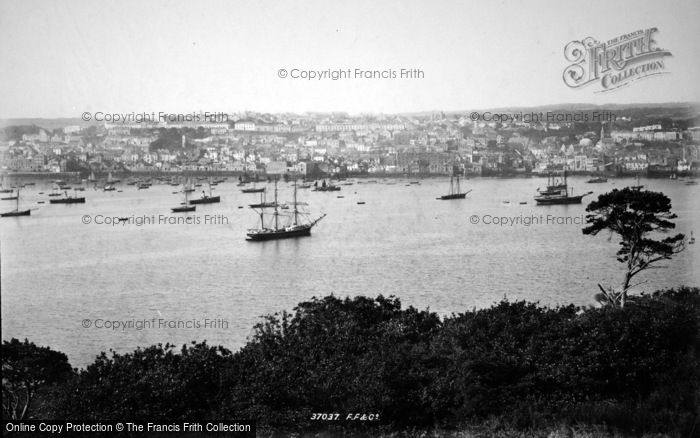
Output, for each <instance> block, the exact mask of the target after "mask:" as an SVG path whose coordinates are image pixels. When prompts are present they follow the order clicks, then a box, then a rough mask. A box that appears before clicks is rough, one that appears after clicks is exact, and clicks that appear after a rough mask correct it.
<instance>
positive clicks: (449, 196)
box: [438, 193, 467, 201]
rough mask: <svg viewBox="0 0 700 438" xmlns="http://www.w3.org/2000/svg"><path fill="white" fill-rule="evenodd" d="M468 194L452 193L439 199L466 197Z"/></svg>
mask: <svg viewBox="0 0 700 438" xmlns="http://www.w3.org/2000/svg"><path fill="white" fill-rule="evenodd" d="M466 196H467V194H466V193H455V194H452V195H443V196H440V197H439V198H438V199H441V200H443V201H446V200H449V199H464V198H466Z"/></svg>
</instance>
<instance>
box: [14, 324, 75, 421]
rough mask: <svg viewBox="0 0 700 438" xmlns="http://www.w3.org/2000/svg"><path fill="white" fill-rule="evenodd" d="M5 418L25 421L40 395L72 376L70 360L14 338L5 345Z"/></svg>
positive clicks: (63, 355) (59, 353) (47, 349)
mask: <svg viewBox="0 0 700 438" xmlns="http://www.w3.org/2000/svg"><path fill="white" fill-rule="evenodd" d="M0 355H1V356H2V411H3V417H5V418H8V419H12V420H22V419H24V418H27V417H28V416H29V414H30V408H31V405H32V401H33V400H34V396H35V395H36V393H37V391H38V390H39V389H40V388H42V387H46V386H49V385H53V384H56V383H62V382H64V381H66V380H67V379H68V378H70V377H71V376H72V373H73V370H72V369H71V366H70V364H69V363H68V357H67V356H66V355H65V354H63V353H61V352H58V351H54V350H52V349H50V348H48V347H37V346H36V345H34V343H33V342H29V341H28V340H26V339H25V340H24V342H20V341H19V340H18V339H15V338H12V339H11V340H10V341H9V342H8V341H3V343H2V349H1V350H0Z"/></svg>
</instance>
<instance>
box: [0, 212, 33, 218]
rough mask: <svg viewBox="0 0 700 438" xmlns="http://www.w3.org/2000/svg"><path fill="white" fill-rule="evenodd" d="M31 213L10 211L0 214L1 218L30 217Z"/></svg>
mask: <svg viewBox="0 0 700 438" xmlns="http://www.w3.org/2000/svg"><path fill="white" fill-rule="evenodd" d="M31 213H32V211H31V210H22V211H9V212H7V213H2V214H0V217H15V216H29V215H30V214H31Z"/></svg>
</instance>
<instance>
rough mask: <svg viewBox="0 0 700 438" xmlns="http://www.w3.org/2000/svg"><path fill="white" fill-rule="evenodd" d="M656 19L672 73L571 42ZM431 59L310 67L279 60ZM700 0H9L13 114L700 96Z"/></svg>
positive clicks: (2, 74)
mask: <svg viewBox="0 0 700 438" xmlns="http://www.w3.org/2000/svg"><path fill="white" fill-rule="evenodd" d="M649 27H657V28H658V29H659V32H658V34H657V35H656V41H657V43H658V45H659V46H660V47H662V48H665V49H668V50H670V51H671V52H672V53H673V56H672V57H671V58H666V66H667V70H668V71H670V74H667V75H661V76H656V77H652V78H647V79H644V80H641V81H638V82H637V83H634V84H632V85H631V86H629V87H626V88H625V89H622V90H618V91H614V92H610V93H602V94H601V93H594V91H595V89H594V88H585V89H570V88H568V87H566V86H565V85H564V83H563V81H562V72H563V70H564V68H565V67H566V66H567V65H568V64H569V63H568V62H567V61H566V59H565V58H564V55H563V50H564V46H565V45H566V44H567V43H568V42H569V41H572V40H578V39H582V38H584V37H587V36H592V37H594V38H596V39H598V40H608V39H611V38H613V37H616V36H618V35H621V34H624V33H629V32H632V31H635V30H638V29H645V28H649ZM281 68H284V69H287V70H289V71H291V70H292V69H295V68H297V69H317V70H325V69H329V68H330V69H347V68H351V69H355V68H360V69H363V70H384V69H395V70H397V71H398V69H400V68H418V69H421V70H423V72H424V74H425V77H424V78H423V79H414V80H400V79H374V80H368V79H364V80H362V79H354V80H340V81H330V80H324V81H318V80H316V81H305V80H302V79H290V78H289V77H287V78H284V79H281V78H279V77H278V70H279V69H281ZM699 73H700V1H698V0H687V1H673V2H671V1H669V2H666V3H665V2H662V1H659V0H654V1H640V0H630V1H586V2H580V1H561V0H558V1H555V0H553V1H531V0H530V1H500V2H499V1H487V2H482V1H480V2H467V1H436V0H420V1H419V0H408V1H407V0H396V1H394V0H369V1H355V0H353V1H350V0H346V1H342V2H340V1H329V0H318V1H300V0H295V1H274V2H273V1H258V0H255V1H231V0H224V1H178V0H170V1H150V2H149V1H129V0H127V1H125V0H119V1H113V2H112V1H93V0H86V1H72V0H68V1H53V0H45V1H44V0H41V1H37V0H29V1H27V0H18V1H14V0H1V1H0V118H8V117H79V116H80V114H81V113H82V112H83V111H92V112H95V111H104V112H151V111H168V112H180V113H184V112H191V111H197V110H202V111H239V110H257V111H265V112H283V111H294V112H304V111H329V110H334V111H348V112H351V113H357V112H401V111H424V110H436V109H443V110H459V109H472V108H485V107H500V106H515V105H518V106H521V105H522V106H531V105H539V104H551V103H562V102H591V103H611V102H612V103H630V102H668V101H698V100H700V80H699V76H698V75H699Z"/></svg>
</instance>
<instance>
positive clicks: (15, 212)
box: [0, 189, 32, 217]
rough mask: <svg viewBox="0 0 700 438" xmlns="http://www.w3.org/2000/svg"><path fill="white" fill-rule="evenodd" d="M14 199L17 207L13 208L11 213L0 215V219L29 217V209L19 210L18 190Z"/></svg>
mask: <svg viewBox="0 0 700 438" xmlns="http://www.w3.org/2000/svg"><path fill="white" fill-rule="evenodd" d="M15 199H16V200H17V206H16V207H15V209H14V210H12V211H8V212H7V213H2V214H0V217H15V216H29V215H30V214H31V213H32V211H31V210H30V209H26V210H20V209H19V189H17V196H16V198H15Z"/></svg>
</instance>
